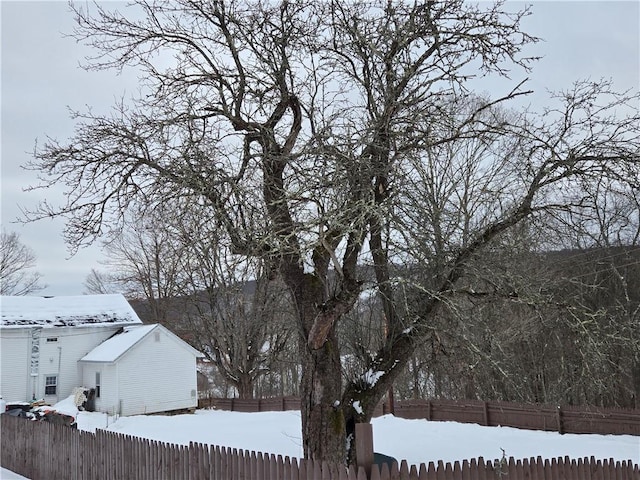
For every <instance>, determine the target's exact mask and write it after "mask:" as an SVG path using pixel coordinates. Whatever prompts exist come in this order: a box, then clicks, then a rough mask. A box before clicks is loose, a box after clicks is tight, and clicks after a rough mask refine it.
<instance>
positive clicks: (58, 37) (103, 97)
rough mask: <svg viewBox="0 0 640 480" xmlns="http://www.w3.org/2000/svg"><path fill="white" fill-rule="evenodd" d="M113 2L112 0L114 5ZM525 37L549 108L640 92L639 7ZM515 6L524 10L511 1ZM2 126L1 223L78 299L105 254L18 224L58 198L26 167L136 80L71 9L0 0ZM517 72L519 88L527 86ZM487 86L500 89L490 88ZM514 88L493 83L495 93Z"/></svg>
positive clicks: (542, 26)
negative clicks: (593, 94)
mask: <svg viewBox="0 0 640 480" xmlns="http://www.w3.org/2000/svg"><path fill="white" fill-rule="evenodd" d="M111 3H112V4H115V2H111ZM532 3H533V15H532V16H531V17H529V18H528V19H527V20H526V23H525V28H526V30H527V31H528V32H529V33H531V34H533V35H536V36H539V37H542V38H543V39H545V42H541V43H540V44H538V45H537V46H535V47H533V48H531V49H529V51H528V54H529V55H542V56H544V58H543V59H542V60H541V61H539V62H538V63H537V65H536V66H535V68H534V72H533V73H532V74H530V75H529V77H530V79H531V83H530V88H533V89H535V90H536V94H535V96H534V97H532V98H531V99H530V100H529V101H530V102H531V103H532V104H533V105H542V104H543V103H544V101H545V98H546V94H545V90H546V89H552V90H558V89H561V88H566V87H569V86H570V85H571V84H572V82H574V81H575V80H577V79H582V78H591V79H599V78H603V77H604V78H611V79H613V81H614V86H615V87H616V88H617V89H620V90H623V89H629V88H631V89H636V90H637V89H638V88H640V87H639V86H640V60H639V59H640V33H639V32H640V2H639V1H626V2H614V1H601V2H592V1H591V2H578V1H565V2H555V1H554V2H550V1H534V2H532ZM510 4H511V5H512V6H516V5H518V4H517V3H516V2H510ZM1 22H2V28H1V31H2V52H1V67H2V96H1V102H2V117H1V121H2V128H1V137H0V142H1V145H2V151H1V155H2V157H1V159H2V165H1V182H2V184H1V188H2V196H1V202H2V205H1V223H2V228H4V229H5V230H7V231H15V232H17V233H19V234H20V236H21V240H22V242H23V243H24V244H26V245H27V246H29V247H30V248H32V249H33V250H34V252H35V254H36V256H37V270H38V271H39V272H40V273H41V274H42V275H43V280H44V282H45V283H46V284H47V285H48V287H47V288H46V289H45V290H43V291H42V292H40V293H41V294H43V295H79V294H82V293H84V286H83V283H84V281H85V278H86V276H87V275H88V274H89V272H90V270H91V268H98V269H100V268H101V266H100V264H99V261H100V260H101V259H102V256H101V252H100V249H99V248H98V247H97V246H96V247H90V248H88V249H84V250H81V251H80V252H79V253H77V254H76V255H75V256H73V257H72V258H69V252H68V250H67V248H66V246H65V244H64V241H63V239H62V228H63V223H62V220H52V221H49V220H47V221H40V222H38V223H35V224H28V225H22V224H19V223H13V222H14V221H15V219H16V217H18V216H19V215H20V208H21V207H27V208H28V207H33V206H34V205H36V204H37V203H38V201H39V200H42V199H47V200H49V201H52V202H56V201H59V199H60V198H61V196H60V195H61V193H60V192H46V191H37V192H30V193H27V192H24V191H23V189H24V188H25V187H27V186H29V185H32V184H35V183H37V179H36V177H35V173H34V172H31V171H24V170H22V169H21V168H20V167H21V165H23V164H25V163H26V162H27V161H28V160H29V159H30V152H32V151H33V148H34V145H35V142H36V139H39V140H43V139H44V138H45V137H46V136H51V137H54V138H58V139H60V140H64V139H65V138H68V137H69V136H71V134H72V132H73V123H72V121H71V120H70V118H69V114H68V109H67V107H71V108H74V109H82V108H84V107H85V106H86V105H89V106H92V107H94V108H96V109H98V110H100V111H102V110H107V109H108V108H109V106H110V105H111V104H113V103H114V100H115V99H116V98H120V97H122V95H123V94H125V95H127V94H133V93H135V91H136V89H137V86H136V78H135V75H134V74H133V72H132V73H128V74H125V75H123V76H120V77H118V76H116V75H115V74H112V73H109V72H86V71H84V70H82V69H81V68H79V66H78V64H79V62H80V61H82V59H83V58H84V56H86V55H88V54H90V53H91V52H90V51H89V50H87V49H86V48H85V47H83V46H82V45H78V44H76V43H75V41H74V40H73V39H70V38H64V37H63V34H64V33H68V32H70V31H71V30H72V28H73V18H72V16H71V14H70V13H69V11H68V7H67V3H66V2H57V1H55V2H32V1H19V2H9V1H4V0H2V2H1ZM524 76H525V75H524V74H522V73H518V74H517V75H516V76H515V77H514V81H519V80H522V79H524ZM482 88H483V89H485V90H494V87H493V84H491V83H487V82H484V83H483V84H482ZM505 89H508V87H507V86H506V85H504V84H496V86H495V90H496V91H495V93H496V94H500V93H506V92H505Z"/></svg>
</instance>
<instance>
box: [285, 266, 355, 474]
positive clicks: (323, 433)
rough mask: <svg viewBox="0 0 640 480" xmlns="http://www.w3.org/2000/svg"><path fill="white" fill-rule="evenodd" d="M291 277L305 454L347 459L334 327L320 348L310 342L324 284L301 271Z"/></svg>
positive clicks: (340, 379)
mask: <svg viewBox="0 0 640 480" xmlns="http://www.w3.org/2000/svg"><path fill="white" fill-rule="evenodd" d="M289 280H290V281H289V284H290V287H291V290H292V293H293V296H294V301H295V303H296V305H297V307H298V315H299V321H300V327H301V328H300V331H299V346H300V354H301V355H300V357H301V360H302V379H301V385H300V409H301V414H302V415H301V416H302V440H303V448H304V456H305V458H313V459H318V460H329V461H332V462H337V463H344V462H345V461H346V452H347V450H346V444H345V438H346V437H345V422H344V415H343V413H342V410H341V408H340V402H341V398H342V375H341V365H340V350H339V347H338V339H337V336H336V333H335V327H332V328H331V329H330V331H329V333H328V336H327V339H326V341H325V342H324V344H323V345H322V346H321V347H320V348H318V349H313V348H311V347H310V346H309V344H308V335H309V332H310V331H311V328H312V326H313V324H314V321H315V319H316V316H317V314H318V307H317V305H320V304H321V303H322V302H323V301H324V299H325V298H324V297H325V294H324V287H323V285H322V282H321V281H320V280H319V279H318V277H316V276H315V275H310V274H302V275H298V276H297V279H296V278H294V277H293V276H292V277H290V278H289Z"/></svg>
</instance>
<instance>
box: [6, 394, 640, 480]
mask: <svg viewBox="0 0 640 480" xmlns="http://www.w3.org/2000/svg"><path fill="white" fill-rule="evenodd" d="M469 405H471V407H470V410H471V408H476V407H477V405H476V404H469ZM434 411H435V410H434ZM481 413H482V412H481ZM474 414H477V412H476V413H474ZM490 417H491V413H490V414H489V418H490ZM0 428H1V429H2V436H1V437H0V446H1V448H2V452H1V455H0V460H1V464H2V465H3V466H4V467H6V468H8V469H10V470H13V471H15V472H17V473H20V474H22V475H24V476H27V477H28V478H31V479H32V480H40V479H46V480H49V479H57V478H61V479H62V478H63V479H65V480H67V479H70V480H92V479H96V480H98V479H100V480H102V479H106V478H109V479H111V478H132V479H136V480H138V479H139V480H147V479H149V480H151V479H153V480H165V479H166V480H171V479H176V480H177V479H179V480H183V479H184V480H189V479H190V480H196V479H197V480H206V479H215V480H234V479H240V478H242V479H243V480H280V479H282V478H286V479H287V480H303V479H304V480H367V477H366V474H365V473H364V472H365V469H364V467H362V466H361V467H360V468H359V469H358V470H357V472H356V470H355V469H354V468H353V467H350V468H349V469H346V468H344V467H343V466H339V465H334V464H329V463H326V462H314V461H313V460H300V462H298V461H297V460H296V459H290V458H287V457H282V456H281V455H268V454H263V453H256V452H248V451H244V450H237V449H229V448H225V447H214V446H208V445H204V444H199V443H191V444H190V445H189V446H184V445H174V444H167V443H164V442H158V441H154V440H147V439H142V438H137V437H132V436H129V435H122V434H118V433H115V432H106V431H102V430H98V431H96V433H89V432H79V431H77V430H75V429H71V428H69V427H67V426H64V425H53V424H48V423H42V422H30V421H26V420H24V419H19V418H13V417H8V416H6V415H2V416H0ZM496 478H509V479H510V480H518V479H527V480H548V479H565V480H577V479H580V480H589V479H602V480H606V479H616V480H618V479H620V480H640V467H639V466H638V464H636V463H634V462H633V461H631V460H629V461H624V462H620V461H614V460H596V459H594V458H585V459H578V460H577V461H576V460H572V459H569V458H568V457H565V458H558V459H552V460H548V459H544V460H543V459H541V458H540V457H538V458H535V459H534V458H531V459H525V460H517V461H516V460H514V459H513V458H509V459H503V460H495V461H493V462H492V461H485V460H484V459H482V458H479V459H477V460H476V459H473V460H471V461H464V462H462V463H459V462H455V463H453V464H450V463H444V462H441V461H440V462H437V464H434V463H432V462H431V463H429V464H428V465H424V464H422V465H419V466H416V465H411V466H409V465H408V464H407V462H406V461H404V460H403V461H402V462H401V463H400V465H399V466H398V464H397V463H395V462H394V464H393V465H392V466H391V467H390V468H389V467H388V466H386V465H385V466H384V467H383V468H382V469H379V468H378V466H376V465H372V466H371V475H370V477H369V479H370V480H374V479H375V480H377V479H380V480H390V479H407V480H408V479H418V480H441V479H445V480H449V479H452V480H458V479H468V480H483V479H491V480H493V479H496Z"/></svg>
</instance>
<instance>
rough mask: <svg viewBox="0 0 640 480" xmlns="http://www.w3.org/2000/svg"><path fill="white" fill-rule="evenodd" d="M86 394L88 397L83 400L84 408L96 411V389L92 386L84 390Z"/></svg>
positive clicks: (88, 410)
mask: <svg viewBox="0 0 640 480" xmlns="http://www.w3.org/2000/svg"><path fill="white" fill-rule="evenodd" d="M84 396H85V397H86V398H87V399H86V400H85V401H84V402H82V409H83V410H86V411H87V412H95V411H96V389H95V388H90V389H89V390H85V391H84Z"/></svg>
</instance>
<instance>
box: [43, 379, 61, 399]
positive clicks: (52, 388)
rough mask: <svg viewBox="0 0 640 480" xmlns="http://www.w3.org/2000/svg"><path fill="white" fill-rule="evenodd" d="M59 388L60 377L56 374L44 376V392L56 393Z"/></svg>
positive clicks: (46, 393) (47, 393) (48, 393)
mask: <svg viewBox="0 0 640 480" xmlns="http://www.w3.org/2000/svg"><path fill="white" fill-rule="evenodd" d="M57 389H58V377H57V376H56V375H49V376H46V377H45V378H44V394H45V395H55V394H56V390H57Z"/></svg>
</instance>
